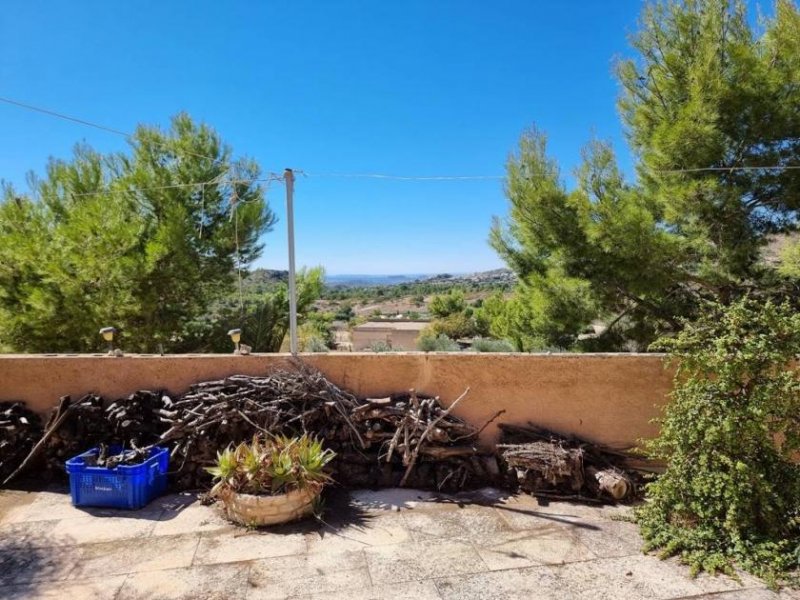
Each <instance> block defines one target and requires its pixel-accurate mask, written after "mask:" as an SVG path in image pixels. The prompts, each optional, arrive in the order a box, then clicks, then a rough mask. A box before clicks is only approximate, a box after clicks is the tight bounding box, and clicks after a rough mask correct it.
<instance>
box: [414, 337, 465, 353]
mask: <svg viewBox="0 0 800 600" xmlns="http://www.w3.org/2000/svg"><path fill="white" fill-rule="evenodd" d="M417 350H421V351H422V352H458V351H459V350H461V347H460V346H459V345H458V344H457V343H456V342H454V341H453V340H451V339H450V338H449V337H447V336H446V335H444V334H442V333H440V334H439V335H434V334H433V333H430V332H428V333H423V334H422V335H420V337H419V339H417Z"/></svg>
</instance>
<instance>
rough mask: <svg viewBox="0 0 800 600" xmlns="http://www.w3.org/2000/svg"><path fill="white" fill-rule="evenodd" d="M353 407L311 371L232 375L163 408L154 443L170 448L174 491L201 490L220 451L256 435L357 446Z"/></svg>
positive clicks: (347, 396)
mask: <svg viewBox="0 0 800 600" xmlns="http://www.w3.org/2000/svg"><path fill="white" fill-rule="evenodd" d="M357 404H358V401H357V400H356V398H355V397H354V396H352V395H351V394H349V393H347V392H344V391H343V390H341V389H339V388H338V387H336V386H335V385H333V384H332V383H331V382H329V381H328V380H327V379H325V377H324V376H323V375H322V374H321V373H319V372H317V371H312V370H309V369H299V370H297V371H277V372H274V373H271V374H269V375H266V376H263V377H251V376H246V375H234V376H232V377H227V378H226V379H222V380H219V381H206V382H203V383H198V384H195V385H193V386H192V387H191V389H190V390H189V391H188V392H187V393H186V394H184V395H183V396H182V397H181V398H180V399H178V400H177V401H175V402H172V401H170V403H169V406H166V407H164V408H163V409H161V410H160V414H161V421H162V422H163V423H164V425H165V426H166V431H164V432H163V433H162V434H161V436H160V439H159V442H158V443H159V444H161V445H168V446H170V447H171V461H172V465H171V469H173V470H174V471H175V473H174V482H173V485H174V487H176V488H178V489H188V488H195V487H201V486H202V485H205V484H206V483H207V482H208V479H209V476H208V473H207V472H206V470H205V469H206V467H209V466H211V465H212V464H213V462H214V460H215V458H216V454H217V452H218V451H220V450H222V449H224V448H225V447H227V446H228V445H229V444H236V443H239V442H242V441H245V440H248V439H249V438H251V437H252V436H253V435H255V434H258V433H267V434H294V433H302V432H309V433H312V434H315V435H317V436H319V437H321V438H323V439H325V440H330V441H333V442H337V444H336V445H338V444H341V443H344V442H347V443H350V444H358V445H360V444H361V440H360V438H359V434H358V431H357V430H356V429H355V428H354V427H353V426H352V423H351V422H350V416H349V415H350V413H351V411H352V410H353V409H354V408H355V407H356V406H357Z"/></svg>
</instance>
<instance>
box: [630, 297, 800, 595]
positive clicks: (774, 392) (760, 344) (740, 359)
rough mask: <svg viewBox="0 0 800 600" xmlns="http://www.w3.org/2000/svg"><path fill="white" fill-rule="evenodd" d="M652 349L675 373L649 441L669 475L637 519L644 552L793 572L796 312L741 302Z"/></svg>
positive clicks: (701, 565) (695, 563)
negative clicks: (662, 353) (664, 353)
mask: <svg viewBox="0 0 800 600" xmlns="http://www.w3.org/2000/svg"><path fill="white" fill-rule="evenodd" d="M659 346H660V348H664V349H668V350H670V351H671V355H672V359H673V362H674V363H675V364H676V365H677V373H676V375H675V388H674V391H673V393H672V397H671V402H670V403H669V404H668V405H667V407H666V409H665V414H664V418H663V420H662V422H661V434H660V436H659V437H658V438H657V439H655V440H654V441H652V442H650V443H649V444H647V448H648V450H649V451H650V453H651V455H652V457H653V458H655V459H659V460H662V461H664V462H666V465H667V469H666V472H665V473H664V474H663V475H662V476H661V477H660V478H659V479H658V480H657V481H655V482H654V483H651V484H650V485H649V486H648V487H647V497H648V502H647V503H645V504H644V505H643V506H642V507H641V509H639V510H638V511H637V520H638V522H639V524H640V526H641V532H642V536H643V537H644V539H645V541H646V546H647V548H648V549H657V548H658V549H661V551H662V553H663V554H664V555H678V556H680V557H681V559H682V560H683V561H684V562H686V563H688V564H689V565H691V567H692V569H693V571H694V572H697V571H700V570H705V571H709V572H714V571H724V572H728V573H731V572H732V568H733V564H734V563H738V564H739V565H740V566H741V567H743V568H744V569H746V570H748V571H750V572H752V573H754V574H757V575H759V576H762V577H765V578H766V579H767V580H768V581H771V582H773V583H775V582H777V581H779V580H780V578H781V576H782V575H783V574H785V573H786V572H787V571H789V570H791V569H794V568H797V567H798V566H800V564H799V563H800V465H799V464H798V463H797V462H796V459H797V456H798V454H797V452H798V450H800V420H799V419H798V414H800V374H798V371H797V370H796V362H794V361H795V360H796V357H797V354H798V353H800V314H797V313H796V312H794V311H792V310H791V309H790V307H789V306H788V305H777V304H775V303H773V302H771V301H767V302H765V303H760V302H757V301H755V300H752V299H748V298H745V299H743V300H740V301H737V302H736V303H734V304H733V305H732V306H730V307H728V308H723V307H720V306H718V305H715V306H714V307H713V308H712V309H711V310H709V311H708V312H707V313H706V314H704V315H703V316H701V317H700V318H699V319H698V320H697V321H696V322H695V323H693V324H687V325H686V328H685V329H684V331H683V332H682V333H680V334H679V335H678V336H677V337H676V338H674V339H668V340H663V341H661V342H660V344H659ZM793 458H794V461H793Z"/></svg>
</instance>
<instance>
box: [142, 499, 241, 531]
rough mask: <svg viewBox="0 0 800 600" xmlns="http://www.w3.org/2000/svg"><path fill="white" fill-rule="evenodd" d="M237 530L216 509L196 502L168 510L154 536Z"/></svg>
mask: <svg viewBox="0 0 800 600" xmlns="http://www.w3.org/2000/svg"><path fill="white" fill-rule="evenodd" d="M235 529H236V526H235V525H234V524H233V523H231V522H230V521H227V520H226V519H225V518H224V517H223V516H222V514H221V513H220V512H219V510H218V509H217V508H216V507H214V506H203V505H202V504H200V503H199V502H195V503H193V504H186V505H182V506H180V507H178V508H166V509H165V510H164V511H163V512H162V513H161V516H160V518H159V520H158V522H157V523H156V524H155V527H154V528H153V535H176V534H181V533H203V532H206V531H220V530H230V531H234V530H235Z"/></svg>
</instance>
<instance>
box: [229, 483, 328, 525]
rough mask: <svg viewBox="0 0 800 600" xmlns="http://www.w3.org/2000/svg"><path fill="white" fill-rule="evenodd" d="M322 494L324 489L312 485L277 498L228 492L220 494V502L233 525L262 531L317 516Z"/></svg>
mask: <svg viewBox="0 0 800 600" xmlns="http://www.w3.org/2000/svg"><path fill="white" fill-rule="evenodd" d="M321 491H322V486H321V485H311V486H308V487H306V488H305V489H303V490H293V491H291V492H288V493H286V494H279V495H277V496H254V495H253V494H238V493H236V492H227V493H223V494H220V500H221V501H222V507H223V512H224V513H225V516H226V517H228V519H230V520H231V521H234V522H236V523H239V524H241V525H247V526H248V527H261V526H263V525H278V524H280V523H288V522H289V521H296V520H298V519H302V518H303V517H307V516H308V515H310V514H311V513H312V512H313V510H314V500H315V499H316V498H317V496H319V494H320V492H321Z"/></svg>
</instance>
